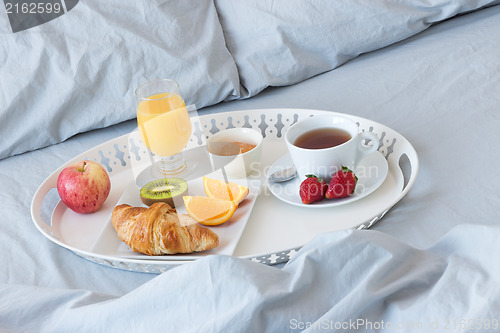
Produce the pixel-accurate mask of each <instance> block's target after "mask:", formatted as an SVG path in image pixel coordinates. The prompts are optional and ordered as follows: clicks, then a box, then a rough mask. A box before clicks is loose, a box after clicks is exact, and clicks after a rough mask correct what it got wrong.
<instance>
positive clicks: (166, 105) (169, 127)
mask: <svg viewBox="0 0 500 333" xmlns="http://www.w3.org/2000/svg"><path fill="white" fill-rule="evenodd" d="M137 125H138V127H139V134H140V136H141V139H142V141H143V142H144V144H145V145H146V146H147V147H148V148H149V149H150V150H151V151H152V152H153V153H155V154H157V155H159V156H171V155H175V154H177V153H180V152H181V151H182V150H183V149H184V147H185V146H186V144H187V143H188V141H189V138H190V137H191V120H190V119H189V114H188V112H187V108H186V104H185V103H184V100H183V99H182V97H181V96H180V95H178V94H172V93H160V94H155V95H151V96H149V97H148V98H145V99H143V100H142V101H140V102H139V105H138V106H137Z"/></svg>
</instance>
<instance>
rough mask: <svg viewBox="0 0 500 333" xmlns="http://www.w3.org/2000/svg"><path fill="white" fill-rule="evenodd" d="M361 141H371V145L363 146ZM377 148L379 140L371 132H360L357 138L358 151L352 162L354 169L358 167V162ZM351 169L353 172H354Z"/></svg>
mask: <svg viewBox="0 0 500 333" xmlns="http://www.w3.org/2000/svg"><path fill="white" fill-rule="evenodd" d="M363 140H367V141H371V142H372V144H371V145H365V144H364V143H363ZM378 147H379V140H378V138H377V136H376V135H375V134H373V133H372V132H361V133H359V136H358V151H357V154H356V157H355V160H354V166H353V167H354V169H356V168H357V167H358V164H359V162H360V161H361V160H362V159H363V158H365V157H366V156H367V155H369V154H371V153H373V152H374V151H376V150H377V149H378ZM354 169H353V170H354Z"/></svg>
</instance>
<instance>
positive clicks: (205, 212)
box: [183, 196, 238, 225]
mask: <svg viewBox="0 0 500 333" xmlns="http://www.w3.org/2000/svg"><path fill="white" fill-rule="evenodd" d="M183 199H184V206H185V207H186V211H187V213H188V214H189V216H191V217H192V218H193V219H194V220H195V221H196V222H198V223H200V224H203V225H218V224H222V223H224V222H226V221H227V220H229V219H230V218H231V216H233V214H234V212H235V211H236V208H237V207H238V205H237V204H235V203H234V202H233V201H230V200H224V199H218V198H209V197H202V196H184V197H183Z"/></svg>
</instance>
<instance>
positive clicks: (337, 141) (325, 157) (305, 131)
mask: <svg viewBox="0 0 500 333" xmlns="http://www.w3.org/2000/svg"><path fill="white" fill-rule="evenodd" d="M285 141H286V145H287V147H288V151H289V152H290V157H291V158H292V161H293V163H294V165H295V168H296V169H297V174H298V176H299V177H300V178H301V179H302V180H303V179H305V178H306V175H309V174H313V175H316V176H317V177H319V178H323V179H324V180H326V181H328V180H330V179H331V178H332V177H333V175H334V174H335V173H336V172H337V171H338V170H340V169H341V167H342V166H345V167H348V168H349V169H351V170H353V171H355V169H356V167H357V166H358V164H359V162H360V161H361V160H362V159H363V158H364V157H366V156H368V155H369V154H371V153H373V152H374V151H376V150H377V149H378V147H379V140H378V138H377V137H376V136H375V134H373V133H371V132H360V131H359V126H358V125H357V124H356V123H355V122H354V121H352V120H350V119H348V118H346V117H343V116H339V115H335V114H332V115H320V116H314V117H310V118H307V119H303V120H301V121H299V122H297V123H295V124H293V125H292V126H291V127H290V128H289V129H288V131H287V132H286V134H285ZM365 142H366V143H365Z"/></svg>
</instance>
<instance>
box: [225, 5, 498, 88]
mask: <svg viewBox="0 0 500 333" xmlns="http://www.w3.org/2000/svg"><path fill="white" fill-rule="evenodd" d="M494 3H498V1H490V0H483V1H477V0H474V1H471V0H431V1H429V0H370V1H365V0H349V1H304V0H264V1H263V0H253V1H249V0H215V4H216V6H217V12H218V13H219V17H220V20H221V24H222V28H223V30H224V35H225V38H226V41H227V46H228V48H229V51H230V52H231V54H232V55H233V57H234V60H235V61H236V65H237V66H238V71H239V75H240V80H241V85H242V94H244V96H247V97H248V96H253V95H255V94H257V93H259V92H260V91H262V90H263V89H265V88H266V87H268V86H283V85H290V84H293V83H297V82H300V81H302V80H305V79H308V78H310V77H313V76H314V75H317V74H320V73H323V72H326V71H328V70H331V69H334V68H336V67H338V66H340V65H342V64H344V63H345V62H347V61H349V60H351V59H353V58H355V57H357V56H358V55H360V54H362V53H367V52H370V51H374V50H377V49H380V48H383V47H385V46H387V45H390V44H392V43H396V42H398V41H401V40H404V39H406V38H408V37H410V36H413V35H415V34H417V33H419V32H421V31H423V30H425V29H427V28H428V27H429V26H431V25H432V24H434V23H437V22H440V21H442V20H445V19H448V18H450V17H453V16H455V15H457V14H460V13H464V12H467V11H471V10H475V9H478V8H481V7H483V6H486V5H491V4H494Z"/></svg>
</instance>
